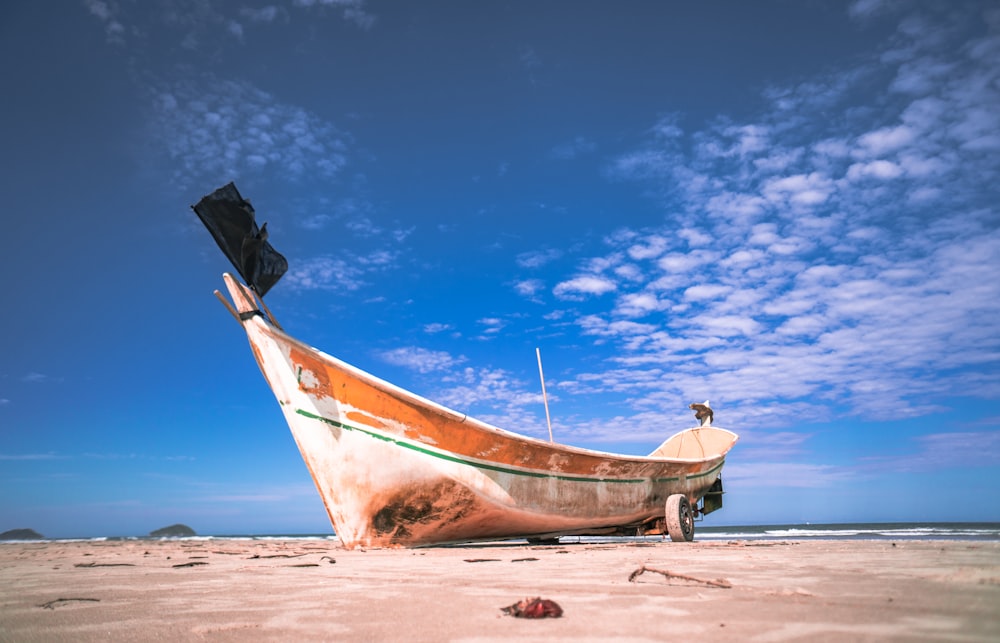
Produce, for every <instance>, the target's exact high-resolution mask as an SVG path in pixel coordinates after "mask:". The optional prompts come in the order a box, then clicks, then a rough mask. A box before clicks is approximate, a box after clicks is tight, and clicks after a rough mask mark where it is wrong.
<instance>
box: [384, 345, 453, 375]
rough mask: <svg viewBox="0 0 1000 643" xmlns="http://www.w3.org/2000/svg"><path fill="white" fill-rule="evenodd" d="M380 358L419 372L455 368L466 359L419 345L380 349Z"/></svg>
mask: <svg viewBox="0 0 1000 643" xmlns="http://www.w3.org/2000/svg"><path fill="white" fill-rule="evenodd" d="M378 356H379V358H381V359H382V360H383V361H385V362H388V363H390V364H393V365H395V366H402V367H405V368H409V369H411V370H414V371H417V372H418V373H432V372H436V371H444V370H448V369H450V368H454V367H455V366H457V365H458V364H461V363H462V362H464V361H465V358H464V357H452V355H451V354H449V353H446V352H444V351H433V350H428V349H426V348H420V347H417V346H405V347H401V348H394V349H391V350H385V351H380V352H379V353H378Z"/></svg>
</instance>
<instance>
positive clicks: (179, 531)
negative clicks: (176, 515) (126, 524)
mask: <svg viewBox="0 0 1000 643" xmlns="http://www.w3.org/2000/svg"><path fill="white" fill-rule="evenodd" d="M149 535H150V536H152V537H153V538H185V537H188V536H197V535H198V534H196V533H194V529H191V528H190V527H188V526H187V525H182V524H180V523H178V524H176V525H170V526H169V527H162V528H160V529H157V530H156V531H151V532H149Z"/></svg>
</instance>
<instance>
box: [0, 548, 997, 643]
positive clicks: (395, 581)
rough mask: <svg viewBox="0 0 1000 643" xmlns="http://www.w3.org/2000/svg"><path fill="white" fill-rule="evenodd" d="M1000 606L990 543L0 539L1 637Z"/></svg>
mask: <svg viewBox="0 0 1000 643" xmlns="http://www.w3.org/2000/svg"><path fill="white" fill-rule="evenodd" d="M536 596H537V597H541V598H545V599H549V600H551V601H554V602H555V603H557V604H558V606H559V607H560V608H561V609H562V612H563V614H562V616H561V617H558V618H538V619H529V618H516V617H514V616H510V615H507V614H505V613H504V612H502V611H501V608H503V607H507V606H510V605H512V604H514V603H516V602H518V601H520V600H521V599H524V598H529V597H536ZM998 606H1000V542H997V541H963V540H954V541H944V540H942V541H934V540H909V541H900V542H895V541H892V542H890V541H885V540H881V541H880V540H850V541H845V540H820V541H792V540H788V541H727V542H697V541H696V542H694V543H672V542H669V541H660V540H656V539H650V540H645V541H636V542H588V541H580V540H578V539H563V542H561V543H560V544H558V545H544V546H532V545H527V544H523V542H522V543H520V544H519V543H517V542H503V543H486V544H477V545H468V546H453V547H434V548H426V549H379V550H369V551H362V550H351V551H348V550H345V549H343V548H341V547H340V545H339V543H338V542H337V541H336V540H333V539H275V540H251V539H227V538H217V539H209V540H115V541H112V540H108V541H68V542H64V541H43V542H17V543H0V640H2V641H4V642H7V641H107V640H130V641H138V640H159V641H247V640H261V641H289V640H296V641H404V640H405V641H465V642H473V641H475V642H483V643H485V642H488V641H508V640H530V641H567V642H568V641H573V642H574V643H580V642H586V641H594V642H596V641H632V642H636V641H663V640H668V639H676V638H681V639H682V640H689V641H761V642H767V641H806V640H808V641H843V640H852V641H864V640H878V641H881V640H887V641H897V640H898V641H909V640H912V641H989V640H993V641H995V640H1000V609H998Z"/></svg>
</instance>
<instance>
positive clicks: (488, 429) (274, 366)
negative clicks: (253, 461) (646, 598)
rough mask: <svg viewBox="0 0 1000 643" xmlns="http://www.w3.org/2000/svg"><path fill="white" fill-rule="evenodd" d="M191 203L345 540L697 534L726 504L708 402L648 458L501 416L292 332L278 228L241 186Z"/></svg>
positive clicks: (718, 433) (723, 436)
mask: <svg viewBox="0 0 1000 643" xmlns="http://www.w3.org/2000/svg"><path fill="white" fill-rule="evenodd" d="M193 207H194V209H195V211H196V212H197V213H198V215H199V217H201V218H202V220H203V222H205V223H206V225H207V226H208V227H209V229H210V231H212V232H213V236H215V238H216V241H217V242H218V243H219V245H220V247H223V250H224V251H225V252H226V254H227V255H228V256H229V257H230V259H231V260H232V259H233V257H237V260H234V261H233V264H234V266H236V268H237V270H238V271H239V272H240V275H241V276H242V277H243V281H241V280H240V279H238V278H237V277H236V276H234V275H232V274H230V273H226V274H224V275H223V279H224V281H225V285H226V288H227V290H228V292H229V295H230V299H229V300H227V299H226V298H225V297H224V296H223V295H222V294H221V293H220V292H219V291H215V294H216V296H217V297H219V299H220V300H221V301H222V302H223V303H224V304H225V305H226V306H227V308H228V309H229V311H230V313H231V314H232V315H233V316H234V317H235V318H236V319H237V320H238V321H239V323H240V324H241V325H242V327H243V330H244V331H245V332H246V336H247V339H248V340H249V343H250V347H251V350H252V352H253V355H254V357H255V359H256V361H257V364H258V365H259V367H260V370H261V372H262V373H263V375H264V378H265V380H266V381H267V383H268V385H269V386H270V388H271V390H272V391H273V393H274V396H275V397H276V398H277V401H278V404H279V406H280V408H281V410H282V412H283V414H284V417H285V420H286V421H287V424H288V427H289V429H290V430H291V433H292V437H293V438H294V440H295V443H296V445H297V446H298V449H299V452H300V453H301V455H302V459H303V461H304V462H305V465H306V467H307V469H308V470H309V473H310V474H311V476H312V479H313V482H314V483H315V485H316V489H317V491H318V492H319V495H320V497H321V498H322V500H323V504H324V506H325V507H326V510H327V513H328V515H329V518H330V522H331V524H332V526H333V529H334V532H335V533H336V535H337V536H338V537H339V539H340V541H341V543H342V545H343V546H344V547H346V548H349V549H354V548H378V547H420V546H430V545H445V544H451V543H463V542H475V541H490V540H506V539H528V541H529V542H535V543H552V542H557V540H558V538H560V537H563V536H570V535H576V536H586V535H605V536H613V535H623V536H634V535H644V534H664V537H666V535H669V537H670V538H671V540H672V541H679V542H685V541H691V540H692V539H693V538H694V523H695V520H696V519H697V518H699V517H701V516H704V515H706V514H708V513H711V512H713V511H715V510H717V509H719V508H721V507H722V495H723V488H722V477H721V473H722V468H723V464H724V462H725V458H726V454H727V453H728V452H729V450H730V449H731V448H732V447H733V445H734V444H735V443H736V441H737V439H738V436H737V435H736V434H735V433H732V432H730V431H728V430H726V429H722V428H719V427H715V426H712V421H713V419H714V412H713V410H712V409H711V407H710V406H709V404H708V403H707V402H705V403H701V404H692V405H690V408H691V409H692V410H694V411H695V415H696V419H697V420H699V421H700V425H699V426H695V427H692V428H688V429H685V430H682V431H680V432H678V433H677V434H675V435H673V436H672V437H670V438H669V439H667V440H665V441H664V442H663V444H661V445H660V446H659V447H658V448H657V449H655V450H654V451H653V452H652V453H650V454H649V455H646V456H634V455H623V454H615V453H606V452H602V451H595V450H590V449H585V448H579V447H574V446H569V445H563V444H558V443H555V442H551V441H549V442H546V441H544V440H541V439H536V438H532V437H528V436H524V435H520V434H518V433H514V432H511V431H507V430H504V429H501V428H499V427H496V426H492V425H490V424H488V423H485V422H482V421H479V420H477V419H475V418H473V417H470V416H468V415H467V414H465V413H463V412H461V411H458V410H453V409H450V408H446V407H445V406H442V405H441V404H438V403H436V402H433V401H431V400H428V399H425V398H424V397H421V396H420V395H417V394H414V393H412V392H410V391H407V390H405V389H403V388H401V387H399V386H396V385H394V384H392V383H390V382H387V381H385V380H383V379H380V378H378V377H376V376H375V375H372V374H370V373H368V372H365V371H364V370H361V369H360V368H357V367H355V366H353V365H351V364H348V363H346V362H344V361H342V360H340V359H338V358H336V357H334V356H332V355H329V354H327V353H324V352H322V351H320V350H319V349H316V348H313V347H311V346H309V345H307V344H305V343H303V342H302V341H300V340H298V339H296V338H294V337H292V336H291V335H289V334H288V333H286V332H285V331H284V330H283V329H282V327H281V326H280V325H279V324H278V322H277V320H276V319H275V318H274V316H273V315H272V314H271V311H270V310H269V309H268V308H267V306H266V305H265V304H264V302H263V294H264V292H266V290H267V289H269V288H270V287H271V286H273V285H274V283H276V281H277V279H275V278H274V277H275V273H280V272H283V271H284V268H283V267H282V266H283V265H285V266H287V263H285V259H284V258H283V257H281V255H279V254H278V253H277V252H276V251H274V249H273V248H272V247H271V246H270V243H269V242H268V241H267V234H266V224H265V227H264V228H260V229H258V228H257V225H256V222H255V220H254V211H253V208H252V206H251V205H250V204H249V202H247V201H245V200H243V199H242V197H241V196H240V195H239V193H238V191H237V190H236V188H235V186H234V185H233V184H229V185H227V186H224V187H223V188H220V189H219V190H216V191H215V192H213V193H212V194H210V195H208V196H206V197H204V198H203V199H202V200H201V201H200V202H199V204H198V205H196V206H193ZM219 221H222V222H224V223H226V222H228V224H232V223H233V222H238V223H237V224H236V225H228V224H227V225H221V224H219V223H218V222H219ZM227 226H228V227H227ZM241 237H242V238H241ZM248 248H249V250H248ZM277 276H278V278H280V274H278V275H277ZM244 282H245V283H244ZM230 300H231V303H230Z"/></svg>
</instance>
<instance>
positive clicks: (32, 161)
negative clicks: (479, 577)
mask: <svg viewBox="0 0 1000 643" xmlns="http://www.w3.org/2000/svg"><path fill="white" fill-rule="evenodd" d="M0 81H2V86H3V87H4V98H3V100H2V101H0V141H2V144H0V160H2V167H3V171H2V172H0V196H2V202H3V205H4V208H3V212H2V214H0V217H2V222H3V232H4V234H3V249H4V251H3V252H2V253H0V274H2V275H3V276H4V292H3V295H2V302H3V303H2V306H3V310H4V314H3V315H2V318H0V319H2V321H0V329H2V331H3V332H2V333H0V531H3V530H6V529H14V528H32V529H35V530H36V531H38V532H40V533H42V534H44V535H45V536H48V537H93V536H130V535H145V534H147V533H148V532H150V531H152V530H154V529H157V528H159V527H163V526H165V525H169V524H173V523H178V522H181V523H184V524H187V525H189V526H191V527H192V528H193V529H194V530H195V531H197V532H198V533H200V534H297V533H311V534H315V533H330V532H331V527H330V524H329V522H328V520H327V517H326V512H325V511H324V509H323V507H322V504H321V502H320V500H319V497H318V495H317V493H316V491H315V489H314V487H313V486H312V482H311V480H310V477H309V475H308V472H307V471H306V468H305V466H304V465H303V463H302V461H301V458H300V456H299V454H298V452H297V451H296V448H295V444H294V442H293V440H292V438H291V435H290V433H289V431H288V429H287V426H286V425H285V423H284V420H283V418H282V415H281V412H280V410H279V407H278V405H277V403H276V402H275V400H274V397H273V395H272V394H271V392H270V390H269V389H268V388H267V385H266V383H265V382H264V380H263V377H261V375H260V372H259V370H258V368H257V367H256V364H255V363H254V361H253V357H252V355H251V352H250V350H249V348H248V345H247V342H246V338H245V336H244V334H243V332H242V330H241V328H240V327H239V325H238V324H236V323H235V322H234V320H233V319H232V318H231V317H230V315H229V314H228V313H227V312H226V311H225V309H224V308H223V307H222V306H221V305H220V304H219V303H218V301H216V299H215V298H214V297H213V296H212V291H213V290H214V289H216V288H221V287H222V280H221V274H222V273H223V272H225V271H231V270H232V268H231V267H230V266H229V264H228V263H227V261H226V259H225V257H224V256H223V255H222V253H221V252H219V250H218V248H217V247H216V246H215V243H214V242H213V240H212V239H211V237H210V236H209V234H208V232H207V231H206V230H205V229H204V228H203V227H202V226H201V224H200V222H199V221H198V220H197V217H196V216H195V215H194V213H193V212H192V211H191V209H190V206H191V205H192V204H194V203H196V202H197V201H198V200H199V199H200V198H201V197H202V196H203V195H205V194H208V193H210V192H212V191H213V190H214V189H216V188H218V187H220V186H222V185H224V184H225V183H228V182H229V181H235V182H236V185H237V187H238V188H239V190H240V191H241V193H242V194H243V196H244V197H245V198H248V199H249V200H251V201H252V202H253V204H254V207H255V208H256V211H257V218H258V222H260V223H263V222H265V221H266V222H267V223H268V229H269V231H270V241H271V243H272V244H273V245H274V247H275V248H276V249H277V250H278V251H279V252H281V253H282V254H283V255H284V256H285V257H286V258H287V259H288V262H289V271H288V273H287V274H286V275H285V277H284V279H283V280H282V281H281V282H280V283H279V284H278V285H276V286H275V287H274V288H273V289H272V290H271V292H270V293H268V295H267V303H268V305H269V307H270V309H271V311H272V312H273V313H274V315H275V316H276V317H277V319H278V320H279V321H280V322H281V323H282V325H283V326H284V328H285V329H286V330H287V331H288V332H289V333H290V334H292V335H293V336H295V337H297V338H299V339H301V340H303V341H305V342H307V343H309V344H311V345H313V346H317V347H319V348H321V349H323V350H324V351H326V352H328V353H331V354H333V355H336V356H337V357H340V358H341V359H344V360H346V361H348V362H350V363H352V364H354V365H356V366H358V367H360V368H362V369H365V370H367V371H369V372H371V373H373V374H375V375H377V376H379V377H381V378H383V379H387V380H389V381H391V382H394V383H396V384H398V385H400V386H402V387H404V388H407V389H410V390H412V391H414V392H416V393H418V394H420V395H423V396H425V397H428V398H430V399H433V400H436V401H438V402H440V403H442V404H445V405H447V406H449V407H452V408H455V409H457V410H460V411H462V412H466V413H469V414H471V415H473V416H475V417H478V418H480V419H482V420H484V421H487V422H490V423H492V424H495V425H497V426H500V427H502V428H504V429H507V430H510V431H515V432H518V433H522V434H525V435H529V436H534V437H538V438H547V435H548V431H547V428H546V423H545V408H544V405H543V400H542V395H541V386H540V382H539V376H538V367H537V362H536V358H535V349H536V348H538V349H540V351H541V355H542V360H543V363H544V371H545V385H546V389H547V393H548V401H549V406H550V411H551V416H552V430H553V433H554V435H555V438H556V440H557V441H559V442H562V443H565V444H570V445H574V446H580V447H586V448H590V449H598V450H602V451H612V452H616V453H626V454H636V455H644V454H648V453H649V452H651V451H652V450H653V449H655V448H656V447H657V446H658V445H659V444H660V443H661V442H662V441H663V440H664V439H666V438H667V437H669V436H670V435H672V434H674V433H676V432H677V431H679V430H682V429H684V428H687V427H690V426H694V425H695V424H696V422H695V420H694V417H693V413H692V412H691V411H690V410H689V409H688V408H687V405H688V404H689V403H691V402H700V401H704V400H710V402H711V405H712V407H713V408H714V409H715V425H717V426H721V427H724V428H728V429H730V430H732V431H734V432H736V433H738V434H739V435H740V442H739V443H738V444H737V446H736V447H735V448H734V449H733V451H732V452H731V453H730V455H729V457H728V458H727V462H726V465H725V469H724V472H723V478H724V480H725V487H726V491H727V494H726V497H725V506H724V508H723V509H722V510H721V511H719V512H717V513H713V514H712V515H709V516H707V517H706V519H705V522H704V523H702V524H704V525H719V526H723V525H745V524H776V523H803V522H812V523H822V522H848V521H869V522H870V521H880V522H881V521H998V520H1000V503H997V502H995V498H996V497H998V496H1000V279H998V276H1000V199H998V196H1000V190H998V186H1000V7H998V6H997V5H996V4H995V3H993V2H986V1H981V2H979V1H973V0H954V1H952V0H948V1H945V0H941V1H922V0H902V1H898V2H897V1H892V2H890V1H888V0H857V1H854V2H837V1H832V0H830V1H824V0H812V1H806V2H803V1H799V0H771V1H763V2H754V3H748V2H742V1H736V0H732V1H723V0H713V1H709V2H698V3H693V2H674V1H668V2H659V1H655V2H654V1H642V0H636V1H634V2H633V1H629V2H625V3H611V2H596V1H591V0H573V1H568V0H567V1H555V0H553V1H544V0H543V1H538V2H526V1H525V2H518V1H514V2H503V3H501V2H492V3H484V2H476V3H471V2H463V1H460V0H440V1H428V2H385V1H377V0H236V1H217V2H209V1H207V0H149V1H148V2H135V1H131V0H76V1H73V0H64V1H63V2H61V3H58V6H57V7H54V6H52V5H50V4H47V3H38V2H31V1H29V0H12V1H8V2H4V3H3V5H2V8H0Z"/></svg>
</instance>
